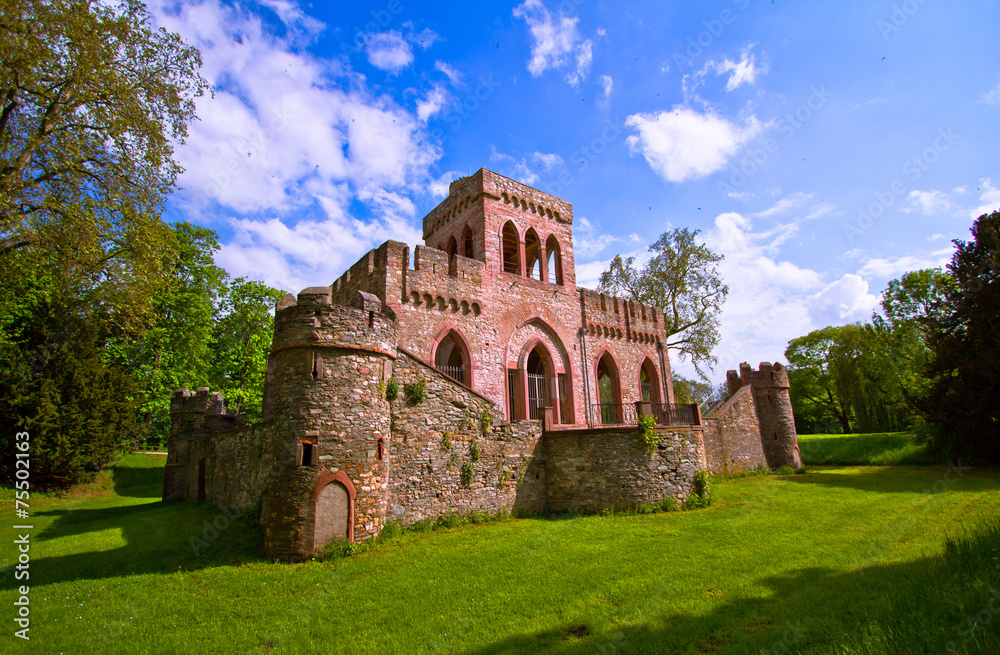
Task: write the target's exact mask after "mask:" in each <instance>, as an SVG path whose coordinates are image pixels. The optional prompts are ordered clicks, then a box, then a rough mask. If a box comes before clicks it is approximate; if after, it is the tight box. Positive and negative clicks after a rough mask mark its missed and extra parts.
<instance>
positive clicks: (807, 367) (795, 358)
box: [785, 327, 851, 434]
mask: <svg viewBox="0 0 1000 655" xmlns="http://www.w3.org/2000/svg"><path fill="white" fill-rule="evenodd" d="M840 333H841V328H837V327H827V328H823V329H821V330H814V331H813V332H810V333H809V334H807V335H806V336H804V337H798V338H797V339H792V340H791V341H789V342H788V348H786V349H785V360H786V361H787V362H788V379H789V383H790V385H791V396H792V411H793V412H794V414H795V422H796V425H797V429H798V430H799V431H801V432H813V431H815V430H817V428H819V429H820V431H823V432H826V431H828V430H823V429H822V427H821V426H823V425H824V424H825V423H826V421H827V419H828V418H830V417H832V418H833V419H834V420H835V421H836V422H837V424H838V425H839V426H840V430H841V431H842V432H843V433H845V434H847V433H850V432H851V408H850V407H849V406H848V405H847V403H846V399H844V398H842V397H841V395H840V393H839V390H838V387H837V384H836V382H837V380H836V376H835V370H834V364H833V353H834V350H835V348H836V346H837V344H838V342H839V340H840V336H841V335H840Z"/></svg>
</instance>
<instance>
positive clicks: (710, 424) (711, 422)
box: [702, 386, 767, 475]
mask: <svg viewBox="0 0 1000 655" xmlns="http://www.w3.org/2000/svg"><path fill="white" fill-rule="evenodd" d="M702 423H703V424H704V426H705V436H704V438H705V459H706V462H707V464H708V470H709V471H711V472H712V473H722V474H727V475H732V474H734V473H739V472H740V471H748V470H751V469H754V468H757V467H758V466H766V465H767V459H766V458H765V457H764V448H763V446H762V445H761V440H760V426H759V423H758V421H757V410H756V407H755V404H754V398H753V394H752V393H751V388H750V387H749V386H747V387H742V388H740V389H739V390H738V391H737V392H736V393H735V394H733V396H732V398H730V399H729V400H727V401H726V402H725V404H723V405H722V407H720V408H718V409H717V410H715V411H714V412H712V414H711V415H709V416H704V417H702Z"/></svg>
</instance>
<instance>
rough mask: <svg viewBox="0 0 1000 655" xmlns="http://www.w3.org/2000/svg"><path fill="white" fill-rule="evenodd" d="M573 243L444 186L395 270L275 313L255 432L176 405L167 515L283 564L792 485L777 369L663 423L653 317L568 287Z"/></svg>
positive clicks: (497, 181) (391, 266)
mask: <svg viewBox="0 0 1000 655" xmlns="http://www.w3.org/2000/svg"><path fill="white" fill-rule="evenodd" d="M572 224H573V209H572V206H571V205H570V204H569V203H568V202H565V201H563V200H560V199H558V198H555V197H553V196H551V195H548V194H545V193H542V192H540V191H538V190H536V189H533V188H531V187H529V186H526V185H524V184H521V183H519V182H516V181H514V180H511V179H509V178H506V177H504V176H501V175H498V174H496V173H493V172H491V171H488V170H485V169H482V170H480V171H478V172H476V173H475V174H473V175H471V176H469V177H465V178H461V179H459V180H457V181H455V182H453V183H452V184H451V187H450V190H449V195H448V197H447V198H445V199H444V200H443V201H442V202H441V203H440V204H439V205H438V206H437V207H436V208H435V209H434V210H433V211H431V212H430V213H429V214H428V215H427V216H426V217H425V218H424V221H423V237H424V241H425V244H427V245H424V246H417V247H416V248H415V249H414V252H413V258H412V267H411V265H410V264H411V260H410V251H409V247H408V246H407V245H405V244H403V243H399V242H395V241H388V242H386V243H383V244H382V245H381V246H380V247H378V248H377V249H375V250H372V251H371V252H369V253H368V254H367V255H365V256H364V257H362V258H361V260H360V261H358V262H357V263H356V264H354V265H353V266H352V267H351V268H350V269H349V270H348V271H346V272H345V273H344V274H343V275H342V276H341V277H340V278H339V279H338V280H336V281H335V282H334V283H333V284H332V285H331V286H326V287H310V288H307V289H305V290H303V291H301V292H300V293H299V294H298V296H297V297H295V296H292V295H286V296H285V297H284V298H282V299H281V300H280V301H279V302H278V304H277V306H276V312H275V327H274V339H273V343H272V348H271V354H270V357H269V359H268V364H267V373H266V381H265V389H264V401H263V402H264V407H263V411H264V417H263V420H262V421H261V422H260V423H258V424H255V425H249V426H247V425H243V423H242V422H241V421H240V420H239V419H238V418H236V417H235V416H232V415H230V414H229V413H228V411H227V410H226V409H225V407H224V399H223V398H222V396H221V394H219V393H210V392H209V390H208V389H205V388H202V389H198V390H197V391H196V392H193V393H192V392H191V391H189V390H187V389H181V390H178V391H177V392H176V393H175V394H174V396H173V398H172V399H171V410H170V411H171V419H172V428H171V436H170V441H169V445H168V458H167V466H166V473H165V479H164V490H163V497H164V499H165V500H168V499H186V500H204V501H210V502H212V503H214V504H218V505H222V506H225V507H226V508H227V509H229V510H231V511H242V512H250V513H251V514H252V515H253V516H254V517H255V518H257V519H259V521H260V522H261V524H262V525H263V526H264V532H265V549H266V551H267V553H268V555H269V556H271V557H276V558H282V559H289V560H299V559H304V558H308V557H311V556H313V555H316V554H318V553H320V552H321V551H322V550H323V549H324V548H325V547H326V546H327V545H329V544H330V543H332V542H338V541H347V542H351V541H363V540H367V539H370V538H372V537H374V536H377V535H378V534H379V532H380V531H381V529H382V526H383V525H384V524H385V523H386V522H387V521H399V522H401V523H403V524H408V523H412V522H415V521H419V520H423V519H426V518H435V517H438V516H441V515H444V514H448V513H453V512H461V513H468V512H473V511H480V512H497V511H507V512H512V513H515V514H530V513H539V512H578V511H579V512H588V511H598V510H602V509H606V508H610V507H615V508H627V507H635V506H637V505H639V504H643V503H647V504H648V503H656V502H659V501H661V500H662V499H663V498H664V497H666V496H671V497H674V498H676V499H677V500H678V501H679V502H684V499H686V498H687V496H688V495H689V494H690V493H691V491H692V481H693V479H694V476H695V473H696V472H697V471H698V470H701V469H707V470H711V471H726V472H732V471H737V470H741V469H748V468H754V467H756V466H759V465H762V464H767V465H770V466H772V467H777V466H783V465H791V466H795V467H798V466H799V465H800V464H799V460H798V446H797V441H796V435H795V424H794V420H793V417H792V411H791V401H790V399H789V395H788V375H787V372H786V371H785V370H784V369H783V368H782V367H781V365H780V364H774V365H771V364H767V363H765V364H762V365H761V367H760V369H759V370H757V371H754V370H753V369H752V368H750V367H749V365H746V364H744V365H742V366H741V368H740V371H739V373H737V372H736V371H730V373H729V378H728V383H729V389H730V392H731V396H730V397H729V398H728V400H726V401H725V403H723V404H721V405H720V406H719V407H715V408H713V409H712V411H711V412H710V413H708V414H706V416H705V417H702V416H701V412H700V410H699V408H698V406H697V405H680V406H679V405H676V404H674V403H673V400H674V399H673V392H672V384H671V374H670V361H669V359H668V357H667V353H666V350H665V348H664V343H665V341H666V337H667V335H666V333H665V331H664V327H663V310H662V309H660V308H656V307H650V306H647V305H643V304H640V303H635V302H630V301H628V300H624V299H620V298H615V297H612V296H608V295H606V294H603V293H598V292H596V291H592V290H590V289H584V288H578V287H577V286H576V276H575V267H574V261H573V241H572ZM641 416H651V417H653V420H654V422H655V427H654V428H653V430H654V432H655V433H656V436H657V441H655V442H653V443H652V444H651V443H650V442H648V441H647V440H645V439H643V437H642V436H641V432H640V430H639V428H638V422H639V420H638V419H639V417H641Z"/></svg>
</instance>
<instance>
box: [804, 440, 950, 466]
mask: <svg viewBox="0 0 1000 655" xmlns="http://www.w3.org/2000/svg"><path fill="white" fill-rule="evenodd" d="M799 452H800V453H801V455H802V463H803V464H805V465H815V464H823V465H839V466H867V465H872V466H895V465H900V464H938V463H939V462H936V461H934V458H933V457H932V456H931V455H929V454H928V453H927V449H926V446H924V445H923V444H921V443H918V442H917V436H916V435H914V434H912V433H909V432H880V433H874V434H800V435H799Z"/></svg>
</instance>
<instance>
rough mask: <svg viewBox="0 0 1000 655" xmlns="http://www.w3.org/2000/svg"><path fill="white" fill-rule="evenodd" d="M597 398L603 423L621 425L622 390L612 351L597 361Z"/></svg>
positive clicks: (622, 418)
mask: <svg viewBox="0 0 1000 655" xmlns="http://www.w3.org/2000/svg"><path fill="white" fill-rule="evenodd" d="M596 377H597V398H598V401H599V406H598V409H599V410H600V411H599V417H600V420H601V424H602V425H620V424H621V423H623V422H624V416H623V415H622V404H621V403H622V391H621V385H620V384H619V382H618V365H617V364H615V360H614V358H613V357H611V353H604V354H603V355H602V356H601V359H600V360H599V361H598V362H597V376H596Z"/></svg>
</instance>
